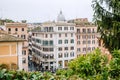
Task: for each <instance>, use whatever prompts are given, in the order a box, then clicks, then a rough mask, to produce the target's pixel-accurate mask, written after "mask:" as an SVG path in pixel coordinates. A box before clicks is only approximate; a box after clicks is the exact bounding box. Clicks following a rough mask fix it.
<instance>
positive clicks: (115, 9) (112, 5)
mask: <svg viewBox="0 0 120 80" xmlns="http://www.w3.org/2000/svg"><path fill="white" fill-rule="evenodd" d="M92 2H93V5H92V6H93V10H94V20H95V23H96V24H97V25H98V32H99V33H100V34H101V39H102V40H103V42H104V46H105V47H106V48H108V49H109V51H112V50H114V49H120V0H93V1H92Z"/></svg>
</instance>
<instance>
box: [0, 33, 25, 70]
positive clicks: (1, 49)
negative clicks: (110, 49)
mask: <svg viewBox="0 0 120 80" xmlns="http://www.w3.org/2000/svg"><path fill="white" fill-rule="evenodd" d="M23 41H24V40H23V39H20V38H16V37H14V36H11V35H8V34H6V33H0V64H6V65H8V66H9V68H10V69H15V68H16V69H20V70H22V69H23V66H22V42H23Z"/></svg>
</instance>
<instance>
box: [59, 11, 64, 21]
mask: <svg viewBox="0 0 120 80" xmlns="http://www.w3.org/2000/svg"><path fill="white" fill-rule="evenodd" d="M57 21H65V17H64V15H63V14H62V11H60V13H59V14H58V16H57Z"/></svg>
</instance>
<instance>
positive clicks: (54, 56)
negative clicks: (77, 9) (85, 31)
mask: <svg viewBox="0 0 120 80" xmlns="http://www.w3.org/2000/svg"><path fill="white" fill-rule="evenodd" d="M75 33H76V29H75V24H74V23H67V22H66V21H65V18H64V16H63V14H62V12H60V14H59V15H58V17H57V22H45V23H43V24H42V25H41V27H40V28H39V30H35V31H33V32H32V55H33V61H34V62H35V63H37V64H38V65H39V67H40V68H43V69H44V70H54V69H60V68H67V66H68V62H69V61H71V60H72V59H75V58H76V57H77V55H76V35H75Z"/></svg>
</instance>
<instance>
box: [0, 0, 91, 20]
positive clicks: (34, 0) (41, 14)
mask: <svg viewBox="0 0 120 80" xmlns="http://www.w3.org/2000/svg"><path fill="white" fill-rule="evenodd" d="M91 4H92V0H0V17H2V18H3V19H4V18H9V19H13V20H15V21H21V20H27V22H44V21H49V20H51V21H53V20H56V18H57V15H58V13H59V12H60V10H62V12H63V14H64V16H65V18H66V19H67V20H69V19H74V18H88V19H89V21H92V18H93V17H92V16H93V10H92V7H91Z"/></svg>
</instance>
